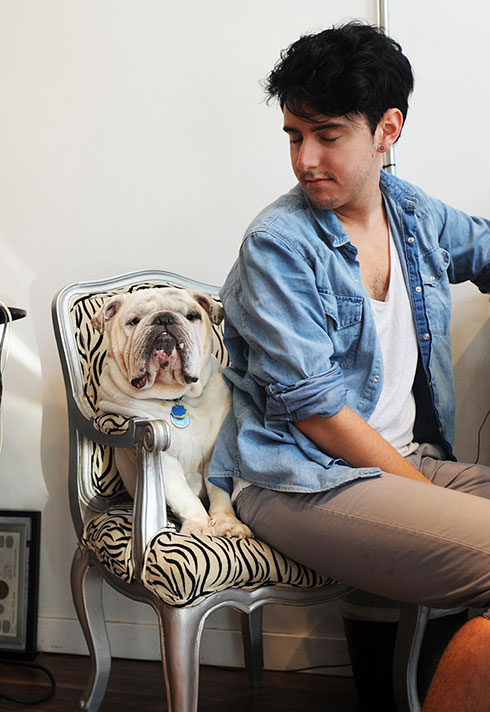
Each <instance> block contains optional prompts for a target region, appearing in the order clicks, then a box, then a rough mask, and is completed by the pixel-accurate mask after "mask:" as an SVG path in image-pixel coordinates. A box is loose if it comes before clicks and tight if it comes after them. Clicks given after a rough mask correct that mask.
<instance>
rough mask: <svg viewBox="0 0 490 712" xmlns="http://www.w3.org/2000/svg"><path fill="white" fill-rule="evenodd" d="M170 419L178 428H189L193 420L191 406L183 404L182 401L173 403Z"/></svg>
mask: <svg viewBox="0 0 490 712" xmlns="http://www.w3.org/2000/svg"><path fill="white" fill-rule="evenodd" d="M170 420H171V421H172V423H173V424H174V425H175V427H176V428H187V426H188V425H189V424H190V422H191V416H190V414H189V408H188V407H187V406H186V405H182V403H177V404H176V405H173V406H172V408H171V410H170Z"/></svg>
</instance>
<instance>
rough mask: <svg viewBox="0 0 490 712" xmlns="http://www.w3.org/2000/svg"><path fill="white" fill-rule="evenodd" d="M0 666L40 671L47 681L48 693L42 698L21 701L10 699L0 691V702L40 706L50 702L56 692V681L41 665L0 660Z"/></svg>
mask: <svg viewBox="0 0 490 712" xmlns="http://www.w3.org/2000/svg"><path fill="white" fill-rule="evenodd" d="M0 665H17V666H19V667H24V668H29V669H31V670H40V671H41V672H43V673H44V674H45V675H46V677H47V678H48V680H49V691H48V692H47V693H46V694H45V695H43V696H42V697H38V698H37V699H35V700H22V699H20V698H18V697H11V696H10V695H5V694H3V692H1V691H0V701H1V700H7V701H8V702H14V703H15V704H18V705H40V704H41V703H42V702H47V701H48V700H50V699H51V698H52V697H53V695H54V693H55V692H56V680H55V679H54V677H53V674H52V673H51V672H50V671H49V670H48V669H47V668H45V667H43V665H36V664H34V663H22V662H16V661H14V660H1V659H0Z"/></svg>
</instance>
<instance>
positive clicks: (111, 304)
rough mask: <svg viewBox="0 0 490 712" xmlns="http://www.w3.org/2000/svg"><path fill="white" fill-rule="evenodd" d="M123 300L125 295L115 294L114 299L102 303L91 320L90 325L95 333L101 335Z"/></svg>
mask: <svg viewBox="0 0 490 712" xmlns="http://www.w3.org/2000/svg"><path fill="white" fill-rule="evenodd" d="M125 299H126V295H125V294H117V295H116V296H115V297H111V298H110V299H109V300H108V301H107V302H104V304H103V305H102V307H101V308H100V309H99V311H98V312H96V313H95V314H94V316H93V317H92V319H91V324H92V326H93V327H94V329H97V331H99V332H100V333H101V334H103V333H104V331H105V329H106V326H107V324H108V322H110V320H111V319H112V318H113V317H114V316H115V315H116V314H117V312H118V311H119V308H120V306H121V304H122V303H123V302H124V300H125Z"/></svg>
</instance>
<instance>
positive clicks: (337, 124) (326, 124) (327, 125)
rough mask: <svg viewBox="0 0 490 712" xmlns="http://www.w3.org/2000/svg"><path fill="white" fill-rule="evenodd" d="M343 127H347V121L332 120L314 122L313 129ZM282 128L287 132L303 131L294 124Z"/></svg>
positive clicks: (296, 132) (322, 129)
mask: <svg viewBox="0 0 490 712" xmlns="http://www.w3.org/2000/svg"><path fill="white" fill-rule="evenodd" d="M343 128H345V123H343V122H341V121H335V120H331V121H323V122H322V123H320V124H313V126H312V129H311V130H312V131H324V130H325V129H343ZM282 130H283V131H285V132H286V133H294V134H299V133H301V131H300V130H299V129H297V128H295V127H294V126H288V125H285V126H283V128H282Z"/></svg>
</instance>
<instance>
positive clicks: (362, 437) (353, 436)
mask: <svg viewBox="0 0 490 712" xmlns="http://www.w3.org/2000/svg"><path fill="white" fill-rule="evenodd" d="M296 426H297V427H298V429H299V430H301V432H302V433H303V434H304V435H306V436H307V437H309V438H310V440H312V441H313V442H314V443H315V445H317V446H318V447H319V448H320V449H321V450H323V451H324V452H326V453H327V454H328V455H330V456H331V457H338V458H342V459H343V460H345V461H346V462H348V463H349V465H352V467H379V468H380V469H381V470H383V472H391V473H392V474H394V475H400V476H401V477H408V478H410V479H412V480H420V481H422V482H430V480H428V479H427V478H426V477H424V475H423V474H422V473H421V472H419V471H418V470H417V469H416V468H415V467H414V466H413V465H411V464H410V463H409V462H408V461H407V460H406V459H405V458H404V457H403V456H402V455H400V453H399V452H397V450H395V448H394V447H392V446H391V445H390V444H389V443H388V442H387V441H386V440H385V439H384V438H383V437H382V436H381V435H380V434H379V433H378V432H376V430H374V429H373V428H372V427H371V426H370V425H368V423H367V422H366V421H365V420H363V418H361V417H360V416H359V415H357V413H354V411H353V410H351V409H350V408H348V407H347V406H344V407H343V408H342V410H341V411H340V412H339V413H337V414H336V415H333V416H331V417H330V418H323V417H321V416H318V415H312V416H310V417H309V418H304V419H303V420H299V421H298V422H297V423H296Z"/></svg>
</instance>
